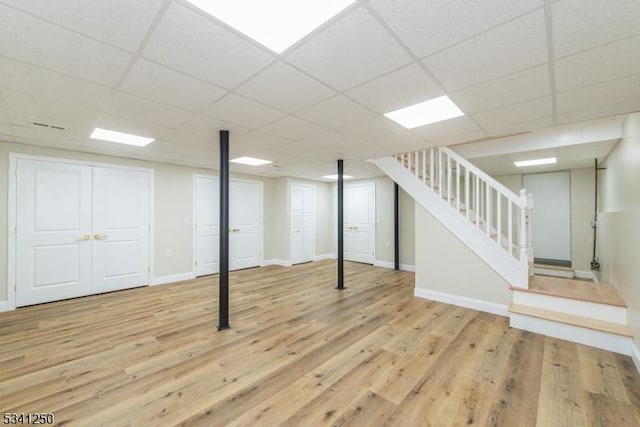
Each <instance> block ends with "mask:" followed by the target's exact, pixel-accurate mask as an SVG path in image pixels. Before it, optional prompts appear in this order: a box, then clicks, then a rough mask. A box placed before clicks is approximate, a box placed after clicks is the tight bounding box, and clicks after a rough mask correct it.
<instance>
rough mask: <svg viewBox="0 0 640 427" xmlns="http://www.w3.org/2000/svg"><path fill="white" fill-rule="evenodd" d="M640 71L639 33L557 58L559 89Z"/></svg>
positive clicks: (562, 89)
mask: <svg viewBox="0 0 640 427" xmlns="http://www.w3.org/2000/svg"><path fill="white" fill-rule="evenodd" d="M638 71H640V36H635V37H631V38H628V39H625V40H620V41H618V42H615V43H611V44H608V45H605V46H602V47H599V48H596V49H592V50H588V51H586V52H582V53H579V54H576V55H573V56H569V57H566V58H563V59H559V60H557V61H555V75H556V88H557V90H558V91H565V90H569V89H575V88H578V87H581V86H586V85H589V84H593V83H600V82H604V81H606V80H613V79H616V78H619V77H624V76H629V75H632V74H636V73H638Z"/></svg>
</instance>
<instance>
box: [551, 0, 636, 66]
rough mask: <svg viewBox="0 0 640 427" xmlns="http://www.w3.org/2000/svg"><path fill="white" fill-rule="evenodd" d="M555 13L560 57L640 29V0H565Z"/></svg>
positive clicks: (556, 46) (557, 51) (556, 38)
mask: <svg viewBox="0 0 640 427" xmlns="http://www.w3.org/2000/svg"><path fill="white" fill-rule="evenodd" d="M552 16H553V40H554V42H553V46H554V52H555V56H556V58H558V57H562V56H566V55H570V54H572V53H576V52H579V51H582V50H586V49H590V48H593V47H595V46H599V45H602V44H604V43H608V42H612V41H615V40H618V39H621V38H624V37H628V36H631V35H634V34H639V33H640V2H639V1H637V0H586V1H585V0H563V1H558V2H555V3H554V4H553V5H552Z"/></svg>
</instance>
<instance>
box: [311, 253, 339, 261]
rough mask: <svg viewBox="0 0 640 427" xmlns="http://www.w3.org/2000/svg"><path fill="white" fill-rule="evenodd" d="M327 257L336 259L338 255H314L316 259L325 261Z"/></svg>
mask: <svg viewBox="0 0 640 427" xmlns="http://www.w3.org/2000/svg"><path fill="white" fill-rule="evenodd" d="M325 259H336V256H335V255H334V254H322V255H316V256H314V257H313V260H314V261H323V260H325Z"/></svg>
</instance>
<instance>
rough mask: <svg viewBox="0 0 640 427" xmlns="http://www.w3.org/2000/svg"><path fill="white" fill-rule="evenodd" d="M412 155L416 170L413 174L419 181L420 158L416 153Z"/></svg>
mask: <svg viewBox="0 0 640 427" xmlns="http://www.w3.org/2000/svg"><path fill="white" fill-rule="evenodd" d="M413 155H414V156H415V164H416V170H415V172H414V174H415V176H416V177H417V178H418V179H420V167H419V165H420V156H419V155H418V152H417V151H416V152H415V153H413Z"/></svg>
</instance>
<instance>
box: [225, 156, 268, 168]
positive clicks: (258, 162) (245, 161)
mask: <svg viewBox="0 0 640 427" xmlns="http://www.w3.org/2000/svg"><path fill="white" fill-rule="evenodd" d="M230 161H231V162H233V163H240V164H241V165H249V166H262V165H266V164H269V163H271V160H262V159H255V158H253V157H238V158H237V159H233V160H230Z"/></svg>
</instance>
